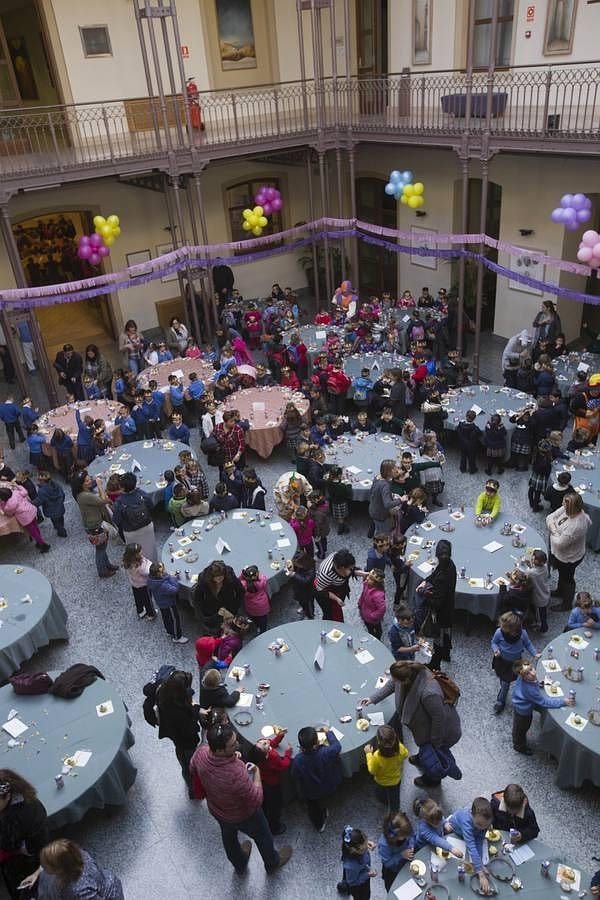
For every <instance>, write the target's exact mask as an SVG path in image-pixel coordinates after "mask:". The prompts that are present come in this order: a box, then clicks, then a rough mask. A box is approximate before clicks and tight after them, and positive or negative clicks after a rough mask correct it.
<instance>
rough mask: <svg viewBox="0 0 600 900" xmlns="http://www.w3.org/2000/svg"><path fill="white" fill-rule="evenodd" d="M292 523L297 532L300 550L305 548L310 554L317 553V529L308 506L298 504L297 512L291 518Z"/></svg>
mask: <svg viewBox="0 0 600 900" xmlns="http://www.w3.org/2000/svg"><path fill="white" fill-rule="evenodd" d="M290 525H291V526H292V528H293V529H294V531H295V533H296V537H297V539H298V550H304V552H305V553H308V554H310V556H314V555H315V545H314V543H313V533H314V530H315V520H314V519H313V517H312V516H311V515H310V513H309V511H308V509H307V508H306V506H298V507H297V508H296V512H295V513H294V515H293V516H292V518H291V519H290Z"/></svg>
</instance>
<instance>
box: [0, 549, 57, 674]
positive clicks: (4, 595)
mask: <svg viewBox="0 0 600 900" xmlns="http://www.w3.org/2000/svg"><path fill="white" fill-rule="evenodd" d="M0 592H1V598H0V599H1V601H2V603H0V605H3V603H4V602H5V603H8V606H7V607H6V608H4V609H0V678H2V680H3V681H4V680H5V679H7V678H9V677H10V676H11V675H12V674H13V672H15V671H16V670H17V669H18V668H19V666H20V665H21V663H22V662H24V661H25V660H26V659H31V657H32V656H33V655H34V653H36V652H37V650H39V648H40V647H45V646H46V645H47V644H49V643H50V641H57V640H65V641H66V640H67V638H68V634H67V613H66V611H65V608H64V606H63V605H62V603H61V600H60V597H59V596H58V594H56V592H55V591H54V589H53V587H52V585H51V584H50V582H49V581H48V579H47V578H44V576H43V575H41V574H40V572H37V571H36V570H35V569H30V568H29V567H28V566H27V567H23V566H0ZM26 597H30V598H31V602H27V601H25V602H23V601H24V598H26Z"/></svg>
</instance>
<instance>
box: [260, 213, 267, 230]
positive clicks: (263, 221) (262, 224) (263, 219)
mask: <svg viewBox="0 0 600 900" xmlns="http://www.w3.org/2000/svg"><path fill="white" fill-rule="evenodd" d="M258 224H259V225H260V227H261V228H266V227H267V225H268V224H269V220H268V219H267V217H266V216H259V219H258Z"/></svg>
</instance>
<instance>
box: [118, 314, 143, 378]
mask: <svg viewBox="0 0 600 900" xmlns="http://www.w3.org/2000/svg"><path fill="white" fill-rule="evenodd" d="M119 350H120V351H121V353H122V354H123V356H124V366H125V368H126V369H130V370H131V371H132V372H133V374H134V375H139V373H140V372H141V370H142V369H143V368H144V335H143V334H142V332H141V331H138V327H137V325H136V323H135V322H134V320H133V319H129V321H127V322H125V327H124V328H123V331H122V332H121V334H120V335H119Z"/></svg>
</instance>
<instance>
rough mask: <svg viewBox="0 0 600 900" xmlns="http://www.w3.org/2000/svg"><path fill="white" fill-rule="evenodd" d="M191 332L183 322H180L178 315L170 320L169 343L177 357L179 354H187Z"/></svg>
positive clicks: (170, 348)
mask: <svg viewBox="0 0 600 900" xmlns="http://www.w3.org/2000/svg"><path fill="white" fill-rule="evenodd" d="M188 337H189V332H188V330H187V328H186V327H185V325H184V324H183V322H180V321H179V319H178V318H177V316H173V318H172V319H171V321H170V322H169V328H168V329H167V344H168V345H169V350H170V351H171V353H172V354H173V356H174V357H175V359H177V357H178V356H185V351H186V350H187V346H188Z"/></svg>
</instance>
